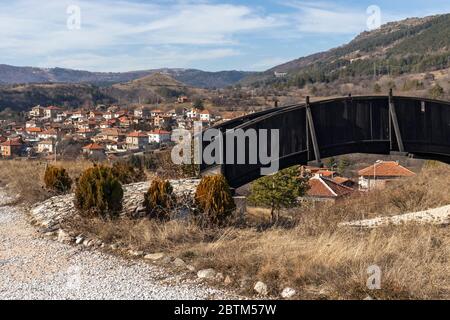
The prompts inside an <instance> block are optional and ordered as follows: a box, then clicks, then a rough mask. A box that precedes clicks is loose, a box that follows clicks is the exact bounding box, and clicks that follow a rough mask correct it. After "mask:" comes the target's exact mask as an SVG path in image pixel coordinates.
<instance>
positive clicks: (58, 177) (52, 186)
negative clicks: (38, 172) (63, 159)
mask: <svg viewBox="0 0 450 320" xmlns="http://www.w3.org/2000/svg"><path fill="white" fill-rule="evenodd" d="M44 183H45V187H46V188H47V189H48V190H51V191H54V192H57V193H65V192H68V191H70V188H71V187H72V179H71V178H70V177H69V174H68V173H67V171H66V169H64V168H61V167H54V166H48V167H47V168H46V169H45V174H44Z"/></svg>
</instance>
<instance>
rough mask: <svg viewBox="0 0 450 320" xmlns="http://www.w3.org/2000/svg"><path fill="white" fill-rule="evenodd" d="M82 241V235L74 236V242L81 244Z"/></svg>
mask: <svg viewBox="0 0 450 320" xmlns="http://www.w3.org/2000/svg"><path fill="white" fill-rule="evenodd" d="M83 241H84V238H83V237H82V236H78V237H76V238H75V244H82V243H83Z"/></svg>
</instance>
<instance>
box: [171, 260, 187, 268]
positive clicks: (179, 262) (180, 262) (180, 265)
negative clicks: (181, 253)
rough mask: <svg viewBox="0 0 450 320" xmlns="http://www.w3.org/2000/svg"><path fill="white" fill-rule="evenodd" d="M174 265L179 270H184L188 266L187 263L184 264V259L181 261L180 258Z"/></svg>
mask: <svg viewBox="0 0 450 320" xmlns="http://www.w3.org/2000/svg"><path fill="white" fill-rule="evenodd" d="M173 264H174V266H175V267H177V268H184V267H185V266H186V262H184V261H183V260H182V259H180V258H176V259H175V260H174V261H173Z"/></svg>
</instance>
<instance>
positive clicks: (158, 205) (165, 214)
mask: <svg viewBox="0 0 450 320" xmlns="http://www.w3.org/2000/svg"><path fill="white" fill-rule="evenodd" d="M175 201H176V200H175V195H174V193H173V188H172V186H171V185H170V182H169V181H164V180H161V179H156V180H153V182H152V184H151V185H150V188H149V189H148V191H147V193H146V194H145V195H144V206H145V209H146V211H147V214H148V215H149V217H150V218H152V219H159V220H169V219H170V213H171V211H172V210H173V209H174V205H175Z"/></svg>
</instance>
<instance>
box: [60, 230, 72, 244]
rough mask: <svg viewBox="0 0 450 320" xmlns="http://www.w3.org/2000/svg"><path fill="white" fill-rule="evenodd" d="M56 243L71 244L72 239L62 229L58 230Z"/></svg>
mask: <svg viewBox="0 0 450 320" xmlns="http://www.w3.org/2000/svg"><path fill="white" fill-rule="evenodd" d="M58 242H61V243H67V242H72V237H71V236H70V235H69V234H68V233H67V232H66V231H64V230H63V229H59V230H58Z"/></svg>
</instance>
